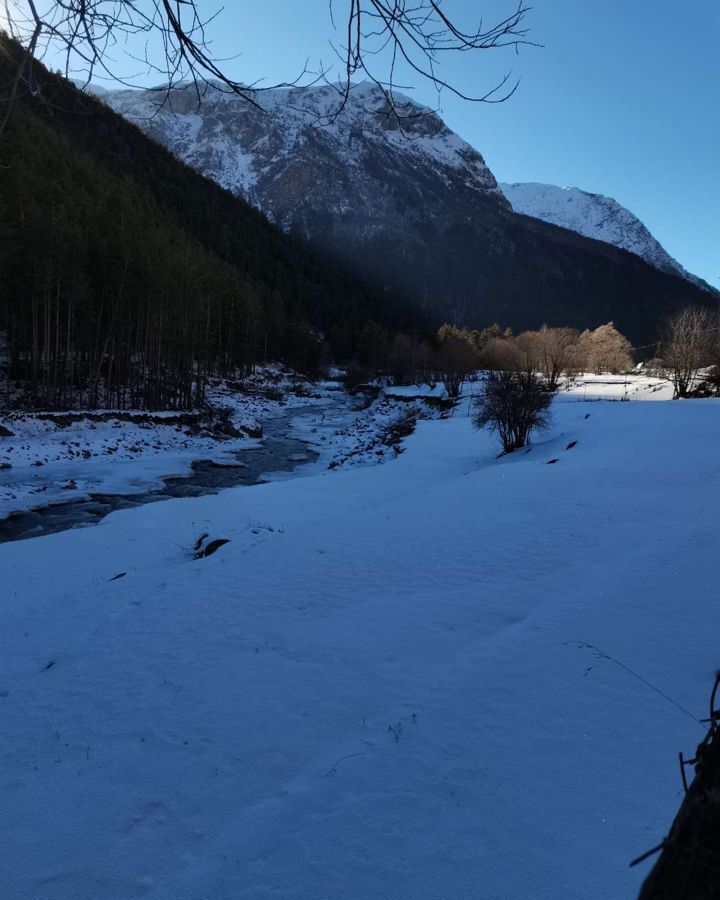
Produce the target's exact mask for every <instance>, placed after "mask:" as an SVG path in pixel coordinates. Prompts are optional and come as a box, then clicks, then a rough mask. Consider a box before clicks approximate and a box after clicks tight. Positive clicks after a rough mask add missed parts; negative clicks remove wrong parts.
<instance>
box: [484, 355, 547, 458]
mask: <svg viewBox="0 0 720 900" xmlns="http://www.w3.org/2000/svg"><path fill="white" fill-rule="evenodd" d="M552 396H553V392H552V391H551V390H549V389H548V386H547V384H546V383H545V382H544V381H543V380H542V379H541V378H539V377H538V376H537V375H536V374H535V373H534V372H502V371H499V372H491V373H490V374H489V375H488V376H487V378H486V380H485V385H484V388H483V391H482V393H481V394H480V395H479V396H478V397H477V399H476V400H475V414H474V418H473V422H474V424H475V427H476V428H484V427H486V426H488V427H489V428H490V429H491V430H492V431H495V432H496V433H497V434H498V436H499V437H500V440H501V441H502V446H503V452H505V453H511V452H512V451H513V450H517V449H518V448H520V447H524V446H525V445H526V444H527V443H528V439H529V437H530V433H531V432H532V431H533V430H534V429H543V428H546V427H547V425H548V424H549V421H550V404H551V403H552Z"/></svg>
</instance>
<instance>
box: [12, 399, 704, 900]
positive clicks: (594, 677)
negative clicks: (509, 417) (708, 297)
mask: <svg viewBox="0 0 720 900" xmlns="http://www.w3.org/2000/svg"><path fill="white" fill-rule="evenodd" d="M572 441H576V442H577V443H576V444H575V445H574V446H573V447H572V449H566V448H567V447H568V445H569V444H570V443H571V442H572ZM718 441H720V402H717V401H712V400H708V401H693V402H676V403H595V402H583V401H582V399H581V398H578V402H573V403H569V402H560V403H557V404H556V408H555V413H554V423H553V426H552V430H551V431H550V432H549V433H548V434H547V435H546V436H545V437H544V438H543V439H542V440H540V441H538V442H537V443H536V445H535V446H534V447H533V448H532V450H531V452H529V453H527V454H524V453H523V454H513V455H511V456H509V457H504V458H502V459H496V453H497V447H496V445H495V444H494V443H493V442H492V441H491V439H490V437H489V436H488V435H486V434H484V433H482V434H481V433H478V432H476V431H474V430H473V429H472V427H471V425H470V422H469V420H468V418H467V417H466V416H463V415H460V414H459V413H457V414H456V415H455V416H453V417H452V418H450V419H447V420H440V419H438V420H433V421H420V422H419V423H418V425H417V428H416V431H415V432H414V434H413V435H412V436H410V437H409V438H407V440H406V448H407V449H406V452H405V453H403V454H402V455H400V456H399V457H397V458H396V459H395V460H394V461H392V462H389V463H388V464H387V465H384V466H377V467H365V468H353V469H347V470H339V471H332V472H328V471H324V472H323V473H317V474H314V475H311V476H308V477H303V478H296V479H294V480H289V481H287V480H286V481H282V482H272V483H269V484H263V485H258V486H256V487H250V488H240V489H230V490H227V491H224V492H223V493H221V494H219V495H216V496H208V497H202V498H196V499H191V500H170V501H166V502H163V503H157V504H150V505H147V506H144V507H141V508H138V509H134V510H127V511H122V512H117V513H114V514H113V515H111V516H110V517H108V518H107V519H105V520H104V521H103V522H102V523H101V524H100V525H99V526H97V527H95V528H90V529H83V530H80V531H72V532H65V533H62V534H56V535H50V536H48V537H44V538H38V539H35V540H30V541H23V542H19V543H14V544H5V545H3V546H0V583H2V584H3V588H4V590H3V599H2V604H1V605H0V658H2V666H1V667H0V725H1V726H2V733H3V735H4V739H3V754H2V765H1V766H0V791H1V792H2V796H3V801H4V810H5V817H4V835H3V869H4V874H3V881H4V891H5V893H6V895H7V896H8V897H13V898H32V900H71V898H72V900H76V898H78V897H88V898H90V897H93V898H95V897H97V898H100V897H102V898H103V900H121V898H122V900H126V898H129V897H134V896H146V897H152V898H154V900H198V898H212V900H270V898H283V900H286V898H298V900H306V898H313V900H337V898H344V900H350V898H357V900H374V898H378V900H379V898H393V900H400V898H408V900H410V898H412V900H439V898H453V900H460V898H467V900H477V898H479V897H488V898H493V900H517V898H521V897H527V896H533V897H544V898H552V900H580V898H583V900H587V898H593V900H594V898H597V900H607V898H608V897H631V896H633V895H634V893H635V891H636V890H637V887H638V885H639V883H640V880H641V878H642V877H643V874H644V871H646V869H647V867H645V868H644V869H643V868H641V869H638V870H630V869H628V865H627V864H628V862H629V860H630V859H632V858H633V857H634V856H635V855H637V854H639V853H641V852H643V851H644V850H646V849H647V848H649V847H651V846H653V845H654V844H656V843H657V842H658V841H659V840H660V838H661V837H662V836H663V834H664V833H665V831H666V829H667V827H668V825H669V823H670V821H671V819H672V816H673V814H674V812H675V810H676V807H677V805H678V803H679V792H680V783H679V774H678V771H677V751H678V750H679V749H684V750H692V748H693V747H694V745H695V742H696V741H697V740H698V739H699V738H700V737H701V735H702V734H703V728H702V727H701V726H700V725H699V724H698V723H697V722H696V721H695V717H700V716H702V715H704V714H705V713H704V707H705V701H706V697H707V690H708V686H709V684H710V680H711V674H712V672H713V670H714V668H715V667H716V666H717V664H718V646H717V638H716V634H715V631H714V629H713V628H712V623H713V622H714V620H715V617H716V606H717V597H716V588H717V575H718V567H717V562H716V554H715V538H714V535H715V532H716V518H717V508H718V502H719V501H720V478H719V475H720V473H719V472H718V463H717V446H718ZM552 459H556V460H558V462H557V463H556V464H554V465H547V463H548V462H549V461H550V460H552ZM206 531H207V532H209V533H210V535H211V536H212V537H223V538H227V539H229V540H230V543H228V544H226V545H225V546H223V547H222V548H220V549H219V550H218V552H217V553H215V554H214V555H213V556H212V557H210V558H209V559H203V560H194V559H192V549H191V548H192V544H193V541H194V539H195V536H196V535H198V534H200V533H202V532H206ZM121 573H124V574H123V577H121V578H116V579H115V580H112V579H113V578H114V576H117V575H119V574H121ZM589 645H592V646H589ZM593 647H594V648H599V650H600V651H602V652H603V653H604V654H605V655H604V656H599V654H598V651H597V650H594V649H592V648H593ZM641 679H644V680H641ZM648 683H649V684H650V685H652V687H650V686H648ZM654 688H655V689H657V690H655V689H654ZM657 691H662V692H664V693H665V694H667V695H668V696H669V697H670V698H672V700H673V701H675V703H676V704H679V706H678V705H674V703H673V702H670V701H669V700H667V699H665V698H664V697H663V696H661V695H660V694H659V693H658V692H657ZM679 707H682V709H681V708H679Z"/></svg>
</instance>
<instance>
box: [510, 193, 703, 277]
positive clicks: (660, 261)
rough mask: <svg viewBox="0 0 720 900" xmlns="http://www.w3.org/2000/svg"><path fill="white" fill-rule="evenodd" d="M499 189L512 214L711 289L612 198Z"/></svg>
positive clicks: (636, 218) (600, 195) (589, 194)
mask: <svg viewBox="0 0 720 900" xmlns="http://www.w3.org/2000/svg"><path fill="white" fill-rule="evenodd" d="M500 189H501V190H502V192H503V194H504V195H505V197H506V198H507V199H508V201H509V202H510V205H511V206H512V208H513V209H514V210H515V212H518V213H522V214H523V215H526V216H533V217H534V218H536V219H542V220H543V222H551V223H552V224H553V225H560V226H562V227H563V228H569V229H570V230H571V231H577V233H578V234H582V235H585V237H589V238H595V239H596V240H598V241H606V242H607V243H608V244H614V245H615V246H616V247H621V248H622V249H623V250H628V251H629V252H630V253H634V254H635V255H636V256H639V257H641V258H642V259H644V260H645V262H647V263H650V265H651V266H655V268H656V269H660V271H661V272H669V273H670V274H672V275H680V276H681V277H682V278H687V279H688V280H689V281H693V282H694V283H695V284H697V285H698V286H699V287H705V288H706V289H707V290H710V289H711V288H710V286H709V285H707V284H706V283H705V282H704V281H702V279H700V278H697V277H696V276H694V275H691V274H690V273H689V272H687V271H685V269H684V268H683V267H682V266H681V265H680V263H679V262H677V260H675V259H673V258H672V256H670V254H669V253H668V252H667V250H665V248H664V247H663V246H662V244H661V243H660V242H659V241H658V240H657V239H656V238H654V237H653V235H652V234H651V233H650V232H649V231H648V229H647V228H646V227H645V225H643V223H642V222H641V221H640V219H638V217H637V216H636V215H635V214H634V213H631V212H630V210H629V209H626V208H625V207H624V206H622V205H621V204H620V203H618V202H617V200H613V198H612V197H606V196H604V195H603V194H591V193H590V192H589V191H583V190H581V189H580V188H575V187H567V188H561V187H557V185H554V184H539V183H538V182H520V183H517V182H516V183H514V184H500Z"/></svg>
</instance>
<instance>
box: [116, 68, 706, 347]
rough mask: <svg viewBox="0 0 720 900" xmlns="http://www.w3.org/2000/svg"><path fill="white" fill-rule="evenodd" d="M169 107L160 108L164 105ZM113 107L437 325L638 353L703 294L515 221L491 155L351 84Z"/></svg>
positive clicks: (174, 95)
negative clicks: (612, 344)
mask: <svg viewBox="0 0 720 900" xmlns="http://www.w3.org/2000/svg"><path fill="white" fill-rule="evenodd" d="M159 98H162V99H163V100H166V101H167V102H164V104H163V103H161V102H160V99H159ZM105 99H106V101H107V102H109V103H111V104H112V106H113V107H114V108H115V109H116V110H118V111H119V112H121V113H122V114H123V115H125V116H127V117H128V118H129V119H131V120H132V121H133V122H135V123H137V124H138V125H139V126H140V127H142V128H143V129H144V130H145V131H146V132H147V133H148V134H150V135H151V136H153V137H154V138H156V139H157V140H158V141H160V142H161V143H163V144H164V145H165V146H167V147H168V148H169V149H170V150H171V151H172V152H173V153H175V154H176V155H178V156H179V157H180V158H182V159H183V160H185V161H186V162H188V163H189V164H190V165H192V166H194V167H196V168H198V169H199V170H201V171H202V172H204V173H205V174H207V175H209V176H210V177H211V178H213V179H214V180H216V181H217V182H218V183H219V184H222V185H223V186H225V187H227V188H228V189H230V190H232V191H234V192H235V193H236V194H239V195H241V196H243V197H244V198H246V199H247V200H248V201H249V202H251V203H252V204H253V205H255V206H256V207H257V208H259V209H261V210H262V211H263V212H264V213H265V214H266V215H268V216H269V217H270V218H271V219H272V220H273V221H274V222H276V223H277V224H278V225H280V226H281V227H282V228H283V229H284V230H286V231H288V232H291V233H294V234H297V235H299V236H300V237H302V238H303V239H304V240H306V241H308V242H309V243H310V244H311V245H312V246H313V247H314V248H316V249H318V250H320V251H322V252H323V253H325V254H328V255H330V256H331V257H333V258H334V259H336V260H337V261H339V262H340V263H341V264H342V265H344V266H347V267H348V268H350V269H352V270H353V271H355V272H357V273H359V274H360V275H362V276H363V277H365V278H368V279H370V280H372V281H373V282H374V283H375V284H376V285H377V286H378V287H380V288H382V290H383V291H384V293H385V296H386V298H387V299H388V302H392V299H393V297H397V296H408V297H411V298H413V300H414V302H415V303H416V305H417V306H418V307H419V308H420V310H421V311H422V312H423V313H424V314H426V315H427V316H429V317H430V318H432V319H434V320H436V321H437V320H443V319H445V320H449V321H455V322H462V323H465V324H468V325H474V326H481V325H487V324H489V323H492V322H495V321H498V322H501V323H503V324H509V325H511V326H512V327H513V328H515V329H523V328H532V327H537V326H539V325H541V324H543V323H547V324H549V325H575V326H577V327H580V328H584V327H593V326H596V325H597V324H598V323H599V322H603V321H608V320H614V321H615V322H616V324H617V325H618V327H619V328H620V329H621V330H623V331H624V332H625V333H627V334H628V335H629V336H630V337H631V338H632V339H633V340H635V341H636V342H647V341H648V340H652V339H653V338H654V337H656V333H657V327H658V323H659V321H660V320H661V319H663V318H664V317H665V316H666V315H667V314H669V313H671V312H673V311H675V310H676V309H678V308H679V307H682V306H684V305H687V304H689V303H708V302H709V299H708V294H706V293H705V292H703V291H701V290H700V289H699V288H698V286H697V285H694V284H691V283H689V282H688V281H686V280H685V279H683V278H680V277H679V276H677V275H674V274H671V273H667V272H661V271H659V270H658V269H657V268H655V267H654V266H650V265H649V264H648V263H646V262H645V261H644V260H642V259H640V258H639V257H638V256H636V255H635V254H632V253H629V252H627V251H624V250H621V249H619V248H617V247H615V246H612V245H610V244H608V243H604V242H600V241H597V240H591V239H589V238H586V237H584V236H582V235H580V234H578V233H577V232H574V231H570V230H568V229H565V228H560V227H558V226H556V225H553V224H550V223H546V222H543V221H541V220H540V219H537V218H531V217H528V216H524V215H520V214H518V213H516V212H514V211H513V210H512V208H511V206H510V204H509V203H508V201H507V200H506V198H505V196H504V194H503V193H502V191H501V190H500V189H499V187H498V185H497V182H496V180H495V178H494V176H493V175H492V173H491V171H490V170H489V168H488V167H487V166H486V164H485V163H484V161H483V158H482V156H481V155H480V154H479V153H478V152H477V151H476V150H475V149H474V148H472V147H471V146H470V145H469V144H467V143H466V142H465V141H463V140H462V139H461V138H460V137H458V136H457V135H456V134H454V133H453V132H452V131H450V130H449V129H448V128H447V126H446V125H445V124H444V123H443V121H442V120H441V119H440V117H439V116H438V115H437V113H435V112H433V111H432V110H429V109H427V108H425V107H422V106H419V105H418V104H415V103H414V102H412V101H410V100H404V101H403V106H402V109H401V113H402V118H401V119H400V120H398V118H397V117H396V116H394V115H393V113H392V110H389V109H388V107H387V103H386V101H385V98H384V96H383V94H382V92H381V91H380V90H379V89H378V88H377V87H375V86H373V85H369V84H361V85H357V86H356V87H355V88H354V89H353V90H352V91H351V92H350V96H349V99H348V103H347V106H346V108H345V110H344V111H343V113H342V114H341V115H340V116H338V117H337V118H336V119H334V121H333V116H332V113H333V110H335V109H336V108H337V103H338V94H337V91H336V90H335V89H334V88H333V87H332V86H323V87H313V88H293V89H283V90H276V91H267V92H263V93H261V94H260V95H259V96H258V99H259V101H260V102H261V103H262V105H263V109H261V110H259V109H257V108H255V107H253V106H251V105H249V104H248V103H247V102H245V101H243V100H242V99H241V98H239V97H237V96H234V95H232V94H227V93H223V92H222V91H220V90H218V89H215V88H213V87H209V88H208V89H207V90H206V91H205V93H204V95H203V96H202V98H201V100H202V102H201V103H200V105H198V102H197V97H196V95H195V92H194V91H193V90H192V89H190V88H188V87H181V88H178V89H176V90H173V91H172V92H171V93H170V96H169V97H168V98H165V96H164V94H163V93H162V92H160V94H159V93H158V92H157V91H121V92H117V93H113V94H111V95H109V96H108V97H106V98H105Z"/></svg>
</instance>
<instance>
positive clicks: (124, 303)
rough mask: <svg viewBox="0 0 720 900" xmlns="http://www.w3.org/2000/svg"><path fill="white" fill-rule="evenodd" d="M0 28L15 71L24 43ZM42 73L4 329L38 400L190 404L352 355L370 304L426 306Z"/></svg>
mask: <svg viewBox="0 0 720 900" xmlns="http://www.w3.org/2000/svg"><path fill="white" fill-rule="evenodd" d="M0 40H1V41H2V44H1V45H0V51H1V52H0V81H1V82H2V83H4V84H7V83H8V82H9V81H10V80H11V77H12V73H13V71H14V70H13V66H14V64H15V61H16V58H17V54H18V53H19V52H20V51H19V48H18V47H17V45H15V44H13V43H12V42H10V41H8V40H7V39H4V38H0ZM37 77H38V79H39V85H40V95H39V96H23V97H21V98H19V100H18V101H17V103H16V105H15V107H14V109H13V112H12V117H11V121H10V125H9V127H8V129H7V131H6V132H5V133H4V135H3V137H2V141H1V142H0V237H1V240H0V266H1V268H2V273H3V277H2V283H1V285H0V331H4V332H6V337H7V344H8V350H7V354H8V365H9V370H10V375H11V378H12V381H13V385H15V384H23V385H24V386H25V387H26V389H27V390H26V397H28V398H29V400H30V402H33V403H36V404H38V403H39V404H44V405H55V406H62V405H70V404H74V405H77V404H79V403H87V404H90V405H98V404H107V405H121V406H122V405H128V404H132V405H150V406H167V405H181V406H188V405H191V404H192V403H195V402H198V401H200V400H202V383H203V376H204V375H205V374H207V373H210V372H221V373H223V372H225V373H226V372H230V371H231V370H233V369H234V368H235V367H236V366H239V365H246V364H251V363H253V362H254V361H255V360H258V359H264V358H266V357H267V358H275V359H277V358H281V359H285V360H287V361H288V362H290V363H292V364H294V365H297V366H300V367H303V366H304V367H312V366H313V365H315V364H316V362H317V360H318V358H319V357H320V355H321V354H322V353H323V352H327V353H329V354H330V355H332V356H333V357H335V358H340V359H342V358H346V357H349V356H351V355H352V354H353V352H354V346H355V341H356V339H357V336H358V334H359V332H360V330H361V328H362V326H363V325H364V323H365V322H366V321H367V320H369V319H374V320H376V321H377V322H379V323H382V324H383V325H385V326H387V327H388V328H389V329H390V330H392V329H393V328H395V327H396V326H398V325H402V326H403V327H408V325H412V324H413V323H414V322H415V321H416V316H415V315H413V316H411V315H410V314H403V313H398V312H397V305H396V306H394V307H390V306H389V305H388V304H387V303H386V301H385V298H383V297H382V296H381V295H380V294H379V293H374V292H373V291H371V290H368V289H366V288H365V287H364V286H363V285H362V284H361V283H359V282H358V281H357V280H356V279H354V278H353V277H349V276H346V275H344V274H342V273H341V272H340V271H339V270H337V269H336V268H334V267H333V266H332V265H329V264H327V263H326V262H324V261H323V260H322V259H321V258H320V257H318V256H317V255H316V254H315V253H314V252H313V251H311V250H310V249H309V248H308V247H306V246H305V245H303V244H301V243H299V242H297V241H295V240H293V239H292V238H290V237H288V236H287V235H285V234H283V233H282V232H281V231H280V230H279V229H278V228H276V227H275V226H274V225H272V224H271V223H269V222H268V221H267V219H266V218H265V217H264V216H263V215H262V214H261V213H259V212H258V211H257V210H255V209H253V208H252V207H250V206H249V205H247V204H246V203H245V202H243V201H242V200H240V199H238V198H237V197H235V196H233V195H231V194H230V193H228V192H226V191H224V190H223V189H221V188H220V187H218V186H217V185H216V184H215V183H213V182H211V181H209V180H208V179H206V178H204V177H203V176H202V175H200V174H198V173H197V172H195V171H193V170H192V169H191V168H189V167H188V166H186V165H185V164H184V163H182V162H180V161H179V160H178V159H177V158H175V157H174V156H173V155H171V154H170V153H169V152H168V151H167V150H165V149H164V148H162V147H161V146H160V145H159V144H156V143H155V142H154V141H152V140H150V139H149V138H147V137H146V136H145V135H144V134H143V133H142V132H141V131H139V130H138V129H137V128H136V127H135V126H134V125H132V124H130V123H129V122H127V121H126V120H125V119H123V118H122V117H121V116H119V115H118V114H116V113H115V112H113V111H112V110H111V109H110V108H109V107H107V106H106V105H104V104H102V103H100V102H98V101H97V100H95V99H94V98H92V97H89V96H87V95H85V94H83V93H81V92H80V91H78V90H77V89H76V88H75V87H74V86H73V85H72V84H70V83H69V82H67V81H65V80H64V79H61V78H59V77H57V76H55V75H52V74H50V73H47V72H45V71H44V70H42V69H41V68H40V69H39V71H38V73H37ZM193 361H195V365H193ZM3 394H4V398H5V401H6V402H9V401H10V397H11V391H10V389H9V387H8V390H7V392H5V391H4V392H3Z"/></svg>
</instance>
